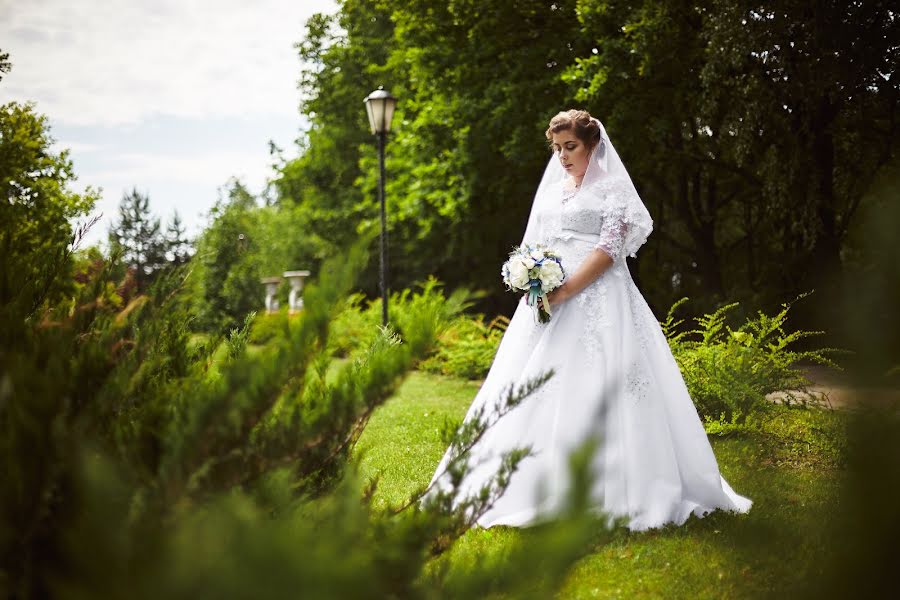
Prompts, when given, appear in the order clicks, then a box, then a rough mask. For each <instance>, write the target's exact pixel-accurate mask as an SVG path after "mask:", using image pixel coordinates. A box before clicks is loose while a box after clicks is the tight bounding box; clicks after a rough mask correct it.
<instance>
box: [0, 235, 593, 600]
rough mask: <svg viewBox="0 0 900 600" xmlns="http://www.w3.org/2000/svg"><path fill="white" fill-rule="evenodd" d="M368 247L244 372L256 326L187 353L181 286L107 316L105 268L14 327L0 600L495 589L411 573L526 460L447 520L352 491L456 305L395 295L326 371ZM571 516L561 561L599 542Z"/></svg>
mask: <svg viewBox="0 0 900 600" xmlns="http://www.w3.org/2000/svg"><path fill="white" fill-rule="evenodd" d="M366 243H367V241H366V240H363V241H362V242H361V243H360V244H358V245H357V246H355V247H354V248H353V249H351V250H350V251H349V252H348V254H347V255H346V256H344V257H339V258H335V259H332V260H330V261H327V262H326V263H325V265H324V267H323V269H322V272H321V275H320V277H319V279H318V281H316V282H314V283H311V284H309V285H308V287H307V288H306V291H305V299H306V304H305V309H304V311H303V312H302V313H301V315H300V316H299V318H296V319H290V320H285V321H284V322H283V323H282V324H281V325H280V326H278V327H277V328H276V331H275V332H274V333H273V334H272V336H271V337H270V339H269V341H268V343H267V344H266V345H265V346H263V347H261V348H258V349H257V351H254V352H248V349H249V346H248V342H249V340H250V337H251V333H252V330H253V322H254V316H253V315H252V314H251V315H249V316H247V318H246V319H245V321H244V323H243V325H242V326H241V327H236V328H235V329H234V330H233V331H232V333H231V334H230V335H229V336H227V337H219V338H215V337H214V338H209V339H207V340H205V341H204V340H196V339H193V341H192V337H193V336H192V334H191V332H190V328H189V325H190V321H191V319H192V316H191V314H190V312H189V311H187V310H186V309H185V303H184V302H183V300H182V299H181V298H180V297H179V296H180V294H182V293H183V292H184V290H185V289H186V278H189V277H190V274H191V272H190V271H189V267H181V268H179V269H175V270H173V271H171V272H168V273H166V274H164V275H162V276H160V278H159V279H158V280H157V281H156V282H155V283H154V285H153V287H152V288H151V290H150V292H149V293H148V294H146V295H138V296H136V297H134V298H132V299H131V300H130V301H129V302H128V304H126V305H124V306H122V305H121V303H120V302H110V301H108V300H106V298H108V297H109V289H108V282H109V280H110V278H111V273H112V272H113V271H115V269H116V268H117V265H115V264H112V263H111V262H107V263H103V264H101V265H99V270H97V269H95V270H94V271H93V272H92V274H91V275H90V276H89V277H88V279H87V280H86V281H85V282H84V283H83V284H81V285H80V287H79V296H78V297H77V298H75V299H74V301H73V302H65V303H61V304H60V305H59V306H57V307H52V306H51V307H48V308H47V309H46V310H45V311H44V313H43V315H42V318H41V319H40V320H34V321H33V322H32V323H30V324H28V326H25V327H23V328H22V329H21V330H20V333H21V335H22V338H23V340H24V342H25V343H23V344H20V345H17V346H5V347H3V348H2V349H0V433H2V435H0V460H2V461H3V464H4V466H5V468H6V474H5V475H6V476H5V477H4V478H3V479H2V481H0V565H2V566H0V587H2V591H3V592H5V594H6V595H8V596H13V597H20V598H32V597H45V596H48V595H53V596H59V597H68V598H88V597H90V598H103V597H121V596H125V595H127V596H129V597H147V598H151V597H153V598H157V597H174V598H178V597H184V598H187V597H191V596H194V595H195V594H196V590H197V589H203V590H204V593H208V594H210V595H213V596H215V597H221V598H237V597H247V596H248V595H251V596H253V597H273V598H274V597H283V596H284V595H286V594H288V593H292V592H293V593H296V591H297V590H303V593H304V594H305V595H310V596H312V597H334V598H346V597H372V598H383V597H412V598H415V597H422V598H427V597H436V596H438V595H440V593H439V592H437V591H435V589H434V588H433V587H432V586H433V584H434V581H435V579H434V577H437V580H438V581H442V582H444V583H443V584H442V585H446V586H447V589H457V588H459V589H466V590H471V589H474V590H477V589H485V588H486V586H489V585H491V584H490V582H491V581H493V579H492V577H491V575H490V573H488V572H485V571H483V570H482V571H478V570H474V571H473V572H471V573H459V572H454V573H446V574H443V575H434V574H432V575H430V576H429V577H430V579H428V582H427V583H423V582H424V581H425V580H424V579H423V573H424V570H425V566H426V565H427V564H428V563H429V561H430V560H431V557H434V556H437V555H439V554H440V553H442V552H444V551H446V549H447V548H449V547H450V546H451V545H452V543H453V541H454V540H455V539H457V538H458V537H459V536H460V535H461V534H462V533H463V532H464V531H465V530H466V529H467V528H468V526H469V525H471V524H472V523H473V522H474V520H476V519H477V518H478V516H479V515H480V514H482V513H483V512H484V511H486V510H488V509H489V507H490V506H491V503H492V502H493V499H495V498H496V497H497V496H499V495H500V494H502V492H503V490H504V489H505V486H506V485H507V483H508V479H509V476H510V475H511V473H512V472H513V471H514V470H515V468H516V465H517V463H518V461H519V460H521V459H522V457H524V456H525V455H526V454H527V449H518V450H515V451H512V452H510V453H509V456H508V457H506V458H505V459H504V462H503V464H504V468H503V469H502V470H501V472H500V473H499V474H498V476H497V477H496V478H495V479H494V480H493V481H492V482H490V483H489V485H488V493H487V494H485V493H484V492H483V491H482V493H479V494H476V495H473V496H472V497H459V496H460V492H459V490H458V489H457V487H456V486H455V485H454V486H451V488H450V489H447V490H442V491H441V493H440V494H439V495H438V496H437V497H438V498H439V499H440V501H436V500H433V499H430V498H431V497H430V496H429V498H425V494H426V492H427V490H426V489H423V490H421V491H420V492H419V494H418V496H414V497H413V498H410V501H409V502H408V503H406V505H405V507H393V508H385V509H374V508H373V507H372V505H371V498H372V493H373V491H374V490H375V486H376V485H377V482H361V481H358V478H357V477H356V476H355V466H354V463H353V462H352V461H351V460H350V456H351V450H352V448H353V446H354V444H355V442H356V440H357V439H358V437H359V435H360V434H361V432H362V431H363V429H364V428H365V425H366V423H367V422H368V419H369V417H370V416H371V415H372V413H373V412H374V410H375V409H376V408H377V407H378V406H380V405H381V404H382V403H384V402H385V400H387V398H389V397H390V396H391V395H392V394H393V393H394V391H395V390H396V387H397V385H398V384H399V382H400V380H401V379H402V377H403V375H404V374H405V373H406V372H407V371H408V370H409V369H410V368H411V367H412V366H413V365H414V364H415V362H416V361H418V360H421V358H423V357H424V356H425V355H426V354H427V353H429V352H432V351H433V348H434V345H435V341H436V336H437V335H439V333H440V332H442V331H443V330H444V329H445V328H446V327H447V323H448V321H449V319H451V318H452V317H453V316H454V315H456V314H458V312H459V310H461V308H462V307H463V306H464V305H465V302H464V296H463V295H462V294H456V295H451V296H450V298H444V297H443V295H442V294H441V293H440V292H439V290H438V284H437V283H436V282H426V284H424V285H423V287H422V290H421V291H420V292H418V293H413V292H401V293H399V294H397V300H398V302H397V304H396V306H395V311H396V312H392V319H393V320H394V321H395V322H396V323H397V324H398V332H395V331H393V330H392V329H390V328H375V331H374V332H372V333H367V335H368V340H367V342H366V344H365V345H361V346H358V347H357V348H355V349H354V351H353V353H352V354H351V357H350V360H347V361H342V362H333V358H332V352H331V347H330V345H329V338H330V335H331V331H330V322H331V321H332V319H334V318H335V316H336V315H337V314H338V312H339V311H340V310H341V308H342V307H343V306H344V301H343V300H342V299H343V298H345V297H346V295H347V294H348V293H349V290H350V288H351V286H352V285H353V280H354V277H355V276H356V274H357V273H359V272H360V271H361V270H362V269H363V267H364V265H365V262H366V260H367V255H366V251H365V244H366ZM44 258H45V259H46V260H48V261H52V260H56V259H57V257H55V256H53V255H50V256H45V257H44ZM91 265H92V268H95V267H97V266H98V265H96V264H95V263H91ZM45 272H48V273H57V272H59V271H58V270H53V269H48V270H45ZM14 306H24V305H21V304H15V305H14ZM73 306H74V308H73ZM10 310H12V309H10ZM376 310H377V309H376ZM20 322H21V321H20ZM529 389H533V388H529ZM529 389H526V390H524V391H517V392H515V393H511V394H510V395H509V396H508V397H507V398H505V399H502V400H503V401H504V402H506V403H507V404H508V405H510V406H512V405H514V403H515V402H518V401H521V399H522V398H524V397H525V395H527V393H529ZM477 425H478V423H470V425H469V428H465V427H464V428H460V429H459V430H457V431H450V430H448V432H447V433H448V437H447V440H448V443H449V444H451V445H454V447H457V448H467V447H469V446H470V445H471V443H473V442H472V440H473V436H475V435H477V431H479V430H478V429H477ZM488 425H489V424H488ZM473 426H475V427H476V428H475V429H472V427H473ZM457 472H459V471H457ZM585 489H586V488H585ZM420 500H421V502H420ZM573 515H574V513H571V514H570V515H569V517H571V518H569V517H566V518H564V519H563V520H562V521H561V524H560V526H559V527H560V528H561V529H555V528H554V529H553V530H552V532H551V531H548V532H547V536H546V538H544V537H543V536H541V537H540V539H541V540H545V542H546V547H548V548H555V549H556V550H558V552H559V555H560V556H565V557H572V559H571V560H575V558H576V557H577V556H578V555H579V553H581V552H582V551H584V550H586V545H585V538H586V536H589V535H593V534H592V533H591V532H592V531H596V529H590V528H587V529H586V528H585V524H586V523H587V522H588V521H586V520H585V519H587V518H586V517H585V518H578V517H577V516H573ZM561 531H568V532H569V533H568V534H566V535H565V536H563V537H558V536H559V535H560V532H561ZM87 544H89V547H90V552H85V548H86V547H87ZM568 564H569V563H568V562H566V563H565V564H563V563H559V565H558V567H559V569H558V571H555V575H554V576H551V578H552V577H555V579H552V580H553V581H557V582H559V581H561V579H562V575H563V573H564V572H565V568H566V567H567V565H568ZM541 577H542V580H543V581H546V580H547V577H546V573H542V574H541ZM541 585H544V586H546V583H542V584H541ZM541 589H546V588H541Z"/></svg>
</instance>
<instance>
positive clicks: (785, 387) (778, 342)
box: [662, 296, 837, 423]
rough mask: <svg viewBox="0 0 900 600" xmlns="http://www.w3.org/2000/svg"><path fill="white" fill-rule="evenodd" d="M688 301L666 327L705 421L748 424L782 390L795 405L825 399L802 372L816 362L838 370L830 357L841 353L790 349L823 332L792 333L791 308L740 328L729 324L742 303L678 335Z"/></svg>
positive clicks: (702, 319) (700, 320) (671, 312)
mask: <svg viewBox="0 0 900 600" xmlns="http://www.w3.org/2000/svg"><path fill="white" fill-rule="evenodd" d="M801 297H802V296H801ZM798 299H799V298H798ZM686 300H687V299H686V298H685V299H682V300H680V301H678V302H676V303H675V304H674V305H673V306H672V308H671V309H670V310H669V314H668V316H667V318H666V320H665V321H664V322H663V323H662V327H663V332H664V333H665V334H666V337H667V338H668V340H669V345H670V347H671V349H672V353H673V354H674V356H675V359H676V361H677V362H678V365H679V367H680V368H681V373H682V375H683V376H684V379H685V383H686V384H687V387H688V391H689V392H690V394H691V397H692V398H693V400H694V404H695V405H696V407H697V412H698V413H699V414H700V416H701V417H703V418H704V419H706V420H707V421H709V420H720V421H721V422H722V423H742V422H743V421H744V420H745V419H746V418H747V417H748V416H749V415H751V414H752V413H754V412H755V411H759V410H761V409H764V408H766V407H767V406H769V404H770V402H769V401H768V400H766V394H769V393H771V392H776V391H784V392H785V393H786V394H787V399H788V400H789V401H792V402H794V403H797V404H800V405H806V404H809V403H815V402H821V401H822V400H823V399H822V398H821V396H820V395H816V394H815V393H813V392H812V391H811V390H810V387H809V386H810V381H809V380H808V379H807V378H806V376H805V375H803V373H802V372H801V371H800V370H798V369H797V368H796V367H797V366H798V365H799V364H802V363H803V362H807V363H809V362H812V363H816V364H822V365H829V366H832V367H835V368H837V365H836V364H835V363H834V362H833V361H832V360H831V358H829V357H830V356H832V355H834V354H835V353H836V352H837V350H835V349H833V348H819V349H814V350H803V351H797V350H793V349H792V348H789V347H790V346H792V345H793V344H795V343H796V342H797V341H799V340H801V339H804V338H808V337H811V336H817V335H822V333H823V332H820V331H794V332H790V333H788V332H787V331H786V330H785V323H786V321H787V315H788V311H789V310H790V308H791V304H790V303H788V304H783V305H782V310H781V311H779V312H778V313H777V314H776V315H774V316H769V315H766V314H764V313H762V312H761V311H760V312H758V313H757V316H756V317H755V318H749V319H747V321H746V322H745V323H744V324H742V325H741V326H740V327H738V328H737V329H732V328H731V326H729V325H728V324H727V323H726V320H727V317H728V316H729V313H730V312H731V311H733V310H734V309H735V308H736V307H737V306H738V304H737V303H732V304H727V305H725V306H723V307H721V308H719V309H718V310H716V311H714V312H713V313H710V314H706V315H704V316H702V317H698V318H697V319H696V322H697V324H698V325H699V328H698V329H695V330H691V331H687V332H685V331H679V330H678V328H679V326H680V325H681V324H682V321H681V320H676V319H675V316H674V313H675V310H676V309H677V308H678V307H679V306H681V305H682V304H683V303H684V302H685V301H686Z"/></svg>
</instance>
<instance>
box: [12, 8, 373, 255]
mask: <svg viewBox="0 0 900 600" xmlns="http://www.w3.org/2000/svg"><path fill="white" fill-rule="evenodd" d="M336 11H337V5H336V3H335V1H334V0H254V2H247V1H246V0H130V1H129V0H79V1H78V2H73V1H72V0H28V1H27V2H23V1H21V0H0V49H2V50H3V52H8V53H9V55H10V61H11V62H12V64H13V67H12V71H11V72H10V73H8V74H6V75H4V76H3V81H0V104H4V103H7V102H11V101H17V102H24V101H34V102H35V103H36V109H37V111H38V112H39V113H41V114H44V115H46V116H47V117H48V119H49V123H50V127H51V135H52V136H53V137H54V138H55V139H56V145H55V148H54V149H56V150H61V149H63V148H68V149H69V150H70V152H71V154H70V157H71V158H72V161H73V163H74V166H75V173H76V174H77V175H78V180H77V181H76V182H75V183H74V184H73V186H72V188H73V189H75V190H76V191H83V190H84V189H85V187H86V186H92V187H94V188H102V199H101V200H100V201H99V202H98V204H97V206H96V208H95V211H94V213H95V214H99V213H102V215H103V216H102V218H101V221H100V222H99V223H98V224H97V225H95V226H94V228H93V230H92V231H91V232H90V234H89V236H88V238H87V240H86V244H90V243H95V242H98V241H102V240H105V239H106V234H107V231H108V229H109V226H110V224H111V223H112V222H113V220H115V218H116V215H117V210H118V205H119V201H120V200H121V199H122V195H123V194H124V193H125V192H126V191H127V190H131V189H132V188H137V190H138V191H140V192H141V193H144V194H147V195H149V197H150V206H151V209H152V210H153V212H154V213H155V214H156V215H157V216H159V217H161V219H162V222H163V227H165V224H166V223H167V222H168V221H169V220H170V218H171V216H172V214H173V212H174V211H175V210H177V211H178V214H179V216H180V217H181V220H182V222H183V223H184V224H185V226H186V227H187V229H188V233H189V234H190V235H195V234H197V233H199V232H200V231H201V230H202V228H203V226H204V225H205V224H206V222H207V214H208V212H209V209H210V208H211V207H212V206H213V204H214V203H215V201H216V199H217V198H218V194H219V189H220V188H221V187H222V186H223V185H224V184H225V183H226V182H227V181H228V180H229V178H231V177H232V176H234V177H238V178H239V179H241V180H242V181H243V182H244V183H245V184H246V185H247V186H248V188H249V189H250V190H251V191H252V192H254V193H257V194H258V193H260V192H262V190H263V188H264V187H265V182H266V179H267V177H269V176H270V175H271V173H272V171H271V164H272V157H270V155H269V141H270V140H271V141H274V142H275V143H276V144H277V145H278V146H279V147H281V148H282V149H284V150H285V153H284V155H285V156H287V157H292V156H296V151H295V144H294V140H295V139H296V138H297V136H298V134H299V133H300V131H301V130H302V129H303V127H304V126H305V123H304V122H303V121H302V119H301V117H300V114H299V111H298V104H299V102H300V94H299V91H298V90H297V81H298V79H299V74H300V69H301V64H300V59H299V57H298V55H297V51H296V49H295V48H294V45H295V44H296V43H297V42H299V41H300V39H301V36H302V35H303V31H304V24H305V23H306V20H307V19H308V18H309V17H310V16H311V15H313V14H314V13H317V12H325V13H334V12H336ZM363 96H365V93H362V95H361V96H360V109H361V110H362V97H363Z"/></svg>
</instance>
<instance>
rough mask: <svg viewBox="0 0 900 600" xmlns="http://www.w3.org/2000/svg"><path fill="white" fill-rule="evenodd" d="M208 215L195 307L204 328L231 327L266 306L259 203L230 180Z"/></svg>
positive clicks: (199, 250) (201, 243)
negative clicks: (261, 271) (261, 261)
mask: <svg viewBox="0 0 900 600" xmlns="http://www.w3.org/2000/svg"><path fill="white" fill-rule="evenodd" d="M210 216H211V217H212V219H211V222H210V224H209V226H208V227H207V228H206V230H205V231H204V232H203V234H202V235H201V236H200V239H199V240H198V242H197V253H196V255H195V258H194V260H195V261H196V263H197V264H196V270H195V273H194V276H195V277H196V280H197V281H196V285H197V286H198V289H197V290H196V292H195V296H196V302H197V307H196V310H197V313H198V315H199V320H200V326H201V327H202V328H204V329H207V330H213V331H223V330H224V331H228V330H230V329H232V328H235V327H238V326H239V325H240V324H241V323H242V322H243V320H244V317H245V316H246V315H247V313H249V312H250V311H254V310H259V309H260V307H261V306H263V287H262V285H261V284H260V282H259V279H260V276H261V274H260V264H259V262H260V248H261V246H262V244H261V240H260V237H261V236H260V227H259V208H258V207H257V203H256V198H254V196H253V195H252V194H251V193H250V191H249V190H247V188H246V187H245V186H244V185H243V184H242V183H241V182H240V181H238V180H236V179H232V180H230V181H229V182H228V184H226V186H224V188H223V190H222V191H221V192H220V197H219V200H218V202H217V203H216V205H215V206H214V207H213V209H212V211H211V215H210Z"/></svg>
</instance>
